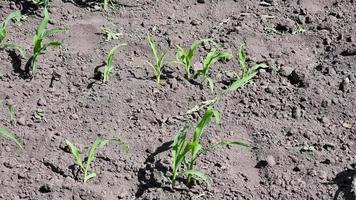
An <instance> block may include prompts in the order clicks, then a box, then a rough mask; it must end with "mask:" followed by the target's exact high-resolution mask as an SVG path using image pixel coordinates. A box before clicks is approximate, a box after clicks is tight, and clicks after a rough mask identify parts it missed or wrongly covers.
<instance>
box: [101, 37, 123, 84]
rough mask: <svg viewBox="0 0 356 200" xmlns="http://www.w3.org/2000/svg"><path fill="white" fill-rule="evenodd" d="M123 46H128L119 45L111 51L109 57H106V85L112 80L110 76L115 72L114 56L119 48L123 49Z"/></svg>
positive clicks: (104, 79)
mask: <svg viewBox="0 0 356 200" xmlns="http://www.w3.org/2000/svg"><path fill="white" fill-rule="evenodd" d="M123 46H126V44H119V45H116V46H115V47H114V48H112V49H111V50H110V52H109V53H108V55H107V57H106V61H105V65H104V75H103V82H104V83H106V82H108V81H109V78H110V75H111V73H112V70H113V68H114V67H113V66H112V63H113V59H114V55H115V52H116V50H117V49H118V48H120V47H123Z"/></svg>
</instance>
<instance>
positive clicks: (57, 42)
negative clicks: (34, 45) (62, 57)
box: [40, 41, 62, 52]
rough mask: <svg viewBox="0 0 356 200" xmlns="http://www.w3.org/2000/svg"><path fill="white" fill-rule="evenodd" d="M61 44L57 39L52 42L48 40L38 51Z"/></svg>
mask: <svg viewBox="0 0 356 200" xmlns="http://www.w3.org/2000/svg"><path fill="white" fill-rule="evenodd" d="M61 45H62V42H59V41H54V42H49V43H47V44H44V45H43V46H42V48H41V50H40V52H44V51H46V50H47V49H48V48H57V47H59V46H61Z"/></svg>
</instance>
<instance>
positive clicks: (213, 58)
mask: <svg viewBox="0 0 356 200" xmlns="http://www.w3.org/2000/svg"><path fill="white" fill-rule="evenodd" d="M231 57H232V56H231V54H230V53H228V52H224V51H219V50H216V49H212V50H211V51H210V52H209V53H208V55H207V56H206V57H205V59H204V62H203V68H202V69H201V70H198V71H197V73H196V74H197V75H200V76H202V77H203V79H204V80H206V81H207V82H208V85H209V88H210V90H211V92H213V90H214V81H213V79H212V78H210V76H209V70H210V69H211V67H212V66H213V65H214V63H216V62H217V61H219V60H225V61H226V60H229V59H230V58H231Z"/></svg>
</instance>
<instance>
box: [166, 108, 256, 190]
mask: <svg viewBox="0 0 356 200" xmlns="http://www.w3.org/2000/svg"><path fill="white" fill-rule="evenodd" d="M213 117H214V118H215V121H216V123H217V124H220V113H219V112H218V111H216V110H214V108H212V107H208V108H207V110H206V112H205V113H204V115H203V117H202V118H201V119H200V121H199V122H198V123H197V125H196V126H195V131H194V134H193V137H192V139H187V128H186V127H185V128H183V129H181V130H180V131H179V132H178V133H177V135H176V136H175V138H174V141H173V144H172V177H171V182H172V187H175V183H176V179H177V177H178V175H179V174H184V175H185V176H186V178H187V185H188V186H191V185H192V181H193V179H196V180H202V181H204V182H206V183H207V184H209V178H208V177H207V176H206V175H204V173H202V172H201V171H199V170H196V169H195V164H196V161H197V159H198V158H199V157H200V155H202V154H203V153H206V152H208V151H211V150H213V149H216V148H218V147H221V146H226V145H233V144H236V145H240V146H244V147H248V146H249V145H247V144H244V143H242V142H238V141H220V142H218V143H216V144H214V145H211V146H209V147H207V148H203V146H202V144H201V142H200V140H201V136H202V135H203V132H204V129H205V128H207V127H208V125H209V123H210V121H211V119H212V118H213ZM188 155H190V157H189V158H188ZM182 166H183V172H180V169H182Z"/></svg>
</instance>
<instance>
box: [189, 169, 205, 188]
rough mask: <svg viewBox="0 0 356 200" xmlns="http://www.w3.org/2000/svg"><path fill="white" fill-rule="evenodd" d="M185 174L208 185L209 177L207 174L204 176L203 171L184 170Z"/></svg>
mask: <svg viewBox="0 0 356 200" xmlns="http://www.w3.org/2000/svg"><path fill="white" fill-rule="evenodd" d="M184 174H185V175H188V176H189V175H190V176H193V177H194V178H195V179H197V180H202V181H204V182H205V183H206V184H207V185H210V179H209V177H208V176H206V175H205V174H204V173H203V172H200V171H197V170H186V171H184Z"/></svg>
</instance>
